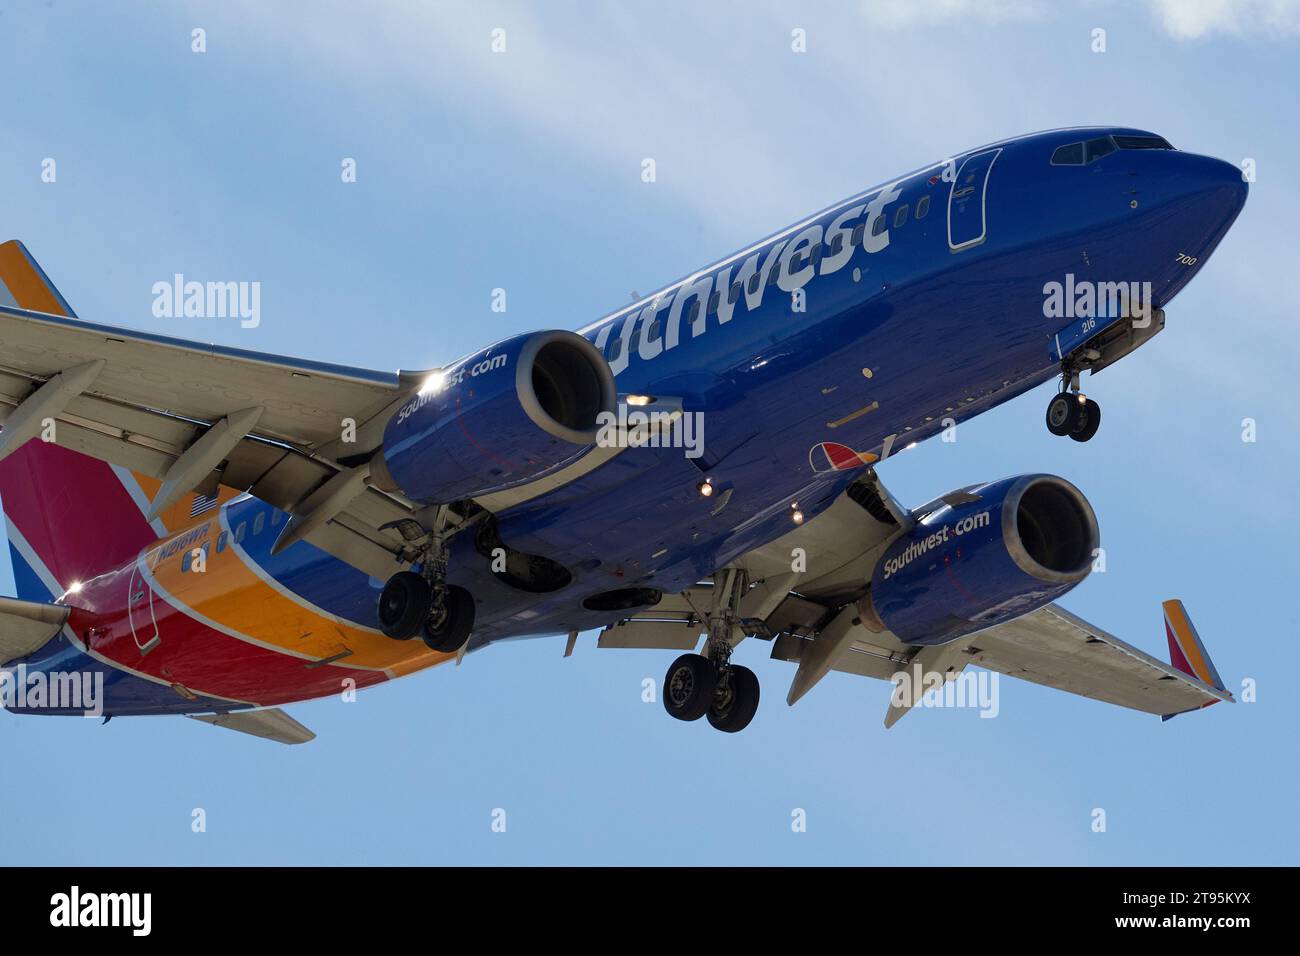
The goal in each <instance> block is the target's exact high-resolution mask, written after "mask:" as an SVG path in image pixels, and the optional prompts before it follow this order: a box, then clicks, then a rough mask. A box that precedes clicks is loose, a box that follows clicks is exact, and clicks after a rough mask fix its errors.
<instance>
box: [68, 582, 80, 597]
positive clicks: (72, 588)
mask: <svg viewBox="0 0 1300 956" xmlns="http://www.w3.org/2000/svg"><path fill="white" fill-rule="evenodd" d="M80 590H81V582H80V581H73V582H72V583H71V584H69V585H68V593H69V594H76V593H77V592H78V591H80Z"/></svg>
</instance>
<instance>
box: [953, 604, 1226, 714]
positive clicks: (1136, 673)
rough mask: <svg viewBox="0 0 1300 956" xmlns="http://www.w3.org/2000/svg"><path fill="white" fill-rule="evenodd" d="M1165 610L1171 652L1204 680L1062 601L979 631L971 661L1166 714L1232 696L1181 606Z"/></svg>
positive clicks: (970, 649)
mask: <svg viewBox="0 0 1300 956" xmlns="http://www.w3.org/2000/svg"><path fill="white" fill-rule="evenodd" d="M1164 609H1165V622H1166V628H1167V629H1168V635H1169V641H1170V651H1171V655H1172V656H1174V658H1175V660H1178V661H1179V662H1180V663H1185V664H1186V665H1187V666H1188V667H1189V668H1191V669H1193V670H1195V671H1196V672H1199V673H1201V674H1202V675H1203V676H1204V678H1205V679H1204V680H1202V679H1200V678H1198V677H1197V676H1195V674H1194V673H1189V672H1185V671H1183V670H1181V669H1180V668H1179V667H1177V666H1175V665H1173V664H1166V663H1164V662H1163V661H1160V660H1157V659H1156V658H1154V657H1152V656H1151V655H1150V654H1147V653H1145V652H1144V651H1140V650H1138V649H1137V648H1136V647H1134V646H1133V645H1132V644H1128V643H1126V642H1124V641H1121V640H1120V639H1119V638H1118V637H1115V636H1113V635H1111V634H1107V633H1106V632H1105V631H1103V630H1102V629H1101V628H1099V627H1097V626H1095V625H1093V624H1089V623H1088V622H1087V621H1085V620H1083V619H1082V618H1079V617H1076V616H1075V615H1073V614H1071V613H1070V612H1069V611H1067V610H1065V609H1064V608H1062V607H1057V606H1056V605H1055V604H1049V605H1047V606H1046V607H1042V608H1039V609H1038V610H1037V611H1032V612H1030V613H1029V614H1026V615H1025V616H1024V617H1021V618H1017V619H1016V620H1014V621H1010V622H1008V623H1006V624H999V625H998V626H997V627H993V628H989V629H988V630H987V631H982V632H980V633H978V634H974V635H972V636H971V637H970V639H969V644H968V645H967V647H966V654H967V655H969V659H970V663H972V664H978V665H979V666H980V667H984V668H987V669H989V670H993V671H997V672H998V673H1000V674H1006V675H1007V676H1008V677H1018V678H1020V679H1021V680H1027V681H1032V682H1033V683H1035V684H1043V685H1044V686H1046V687H1054V688H1056V689H1057V690H1063V691H1067V692H1069V693H1071V694H1078V695H1079V696H1081V697H1091V698H1092V699H1093V700H1100V701H1104V702H1106V703H1108V704H1118V705H1119V706H1120V707H1128V708H1130V709H1132V710H1141V711H1145V712H1146V713H1148V714H1159V715H1160V716H1161V717H1172V716H1174V715H1175V714H1181V713H1186V712H1187V711H1189V710H1197V709H1199V708H1201V707H1208V706H1210V705H1211V704H1213V703H1216V702H1218V701H1221V700H1226V701H1231V700H1232V699H1233V698H1232V694H1230V693H1228V692H1227V691H1226V690H1225V689H1224V688H1223V686H1222V682H1221V681H1220V680H1219V677H1218V674H1217V673H1216V672H1215V671H1214V665H1213V663H1212V662H1211V661H1210V658H1209V655H1208V654H1206V653H1205V650H1204V648H1203V647H1202V646H1201V645H1200V640H1199V638H1195V636H1194V635H1195V631H1194V630H1191V621H1190V619H1188V618H1187V616H1186V612H1185V611H1184V610H1183V609H1182V603H1181V602H1179V601H1166V602H1165V606H1164ZM1184 627H1185V628H1186V630H1183V628H1184ZM1180 630H1183V633H1182V634H1179V631H1180ZM1189 632H1190V633H1189ZM1193 642H1194V643H1193Z"/></svg>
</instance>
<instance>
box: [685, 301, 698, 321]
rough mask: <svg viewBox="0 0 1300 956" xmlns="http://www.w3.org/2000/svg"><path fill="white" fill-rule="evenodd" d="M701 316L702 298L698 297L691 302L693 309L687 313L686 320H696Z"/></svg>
mask: <svg viewBox="0 0 1300 956" xmlns="http://www.w3.org/2000/svg"><path fill="white" fill-rule="evenodd" d="M699 317H700V300H699V299H698V298H696V300H695V301H694V302H692V303H691V310H690V311H689V312H687V313H686V321H687V322H694V321H695V320H696V319H698V318H699Z"/></svg>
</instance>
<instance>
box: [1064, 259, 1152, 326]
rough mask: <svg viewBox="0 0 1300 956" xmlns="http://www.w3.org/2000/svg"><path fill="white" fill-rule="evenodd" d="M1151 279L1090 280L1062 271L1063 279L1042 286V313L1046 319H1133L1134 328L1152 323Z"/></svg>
mask: <svg viewBox="0 0 1300 956" xmlns="http://www.w3.org/2000/svg"><path fill="white" fill-rule="evenodd" d="M1151 300H1152V295H1151V283H1150V282H1093V281H1091V280H1089V279H1080V280H1078V281H1076V280H1075V278H1074V273H1073V272H1067V273H1066V274H1065V281H1064V282H1048V283H1046V284H1045V285H1044V286H1043V315H1044V316H1045V317H1046V318H1049V319H1113V318H1120V317H1125V318H1129V319H1132V320H1133V327H1134V328H1135V329H1145V328H1146V327H1147V326H1149V325H1150V324H1151V311H1152V304H1151Z"/></svg>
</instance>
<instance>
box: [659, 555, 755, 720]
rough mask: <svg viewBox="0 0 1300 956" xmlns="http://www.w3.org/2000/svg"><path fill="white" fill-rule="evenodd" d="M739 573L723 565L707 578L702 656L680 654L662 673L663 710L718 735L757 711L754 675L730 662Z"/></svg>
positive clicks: (742, 580) (742, 583)
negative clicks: (709, 592) (709, 590)
mask: <svg viewBox="0 0 1300 956" xmlns="http://www.w3.org/2000/svg"><path fill="white" fill-rule="evenodd" d="M747 585H748V581H747V579H746V575H745V572H744V571H740V570H737V569H734V568H732V569H728V570H726V571H723V572H721V573H720V574H717V575H714V578H713V605H712V609H711V610H710V611H709V634H708V639H707V640H706V642H705V645H704V654H683V655H682V656H681V657H679V658H677V660H675V661H673V663H672V666H671V667H669V668H668V673H667V675H666V676H665V677H664V685H663V686H664V690H663V699H664V709H665V710H666V711H668V713H669V714H670V715H672V716H673V717H676V718H677V719H678V720H699V719H700V718H701V717H704V716H706V715H707V716H708V718H709V723H710V724H712V725H713V726H714V727H715V728H716V729H718V730H721V731H723V732H724V733H729V734H734V733H737V732H739V731H741V730H744V729H745V728H746V727H748V726H749V722H750V721H751V720H753V719H754V714H755V712H756V711H757V710H758V697H759V687H758V677H757V676H756V675H755V674H754V672H753V671H751V670H750V669H749V668H748V667H741V666H740V665H739V664H733V663H731V651H732V646H733V645H732V635H733V634H734V633H735V632H736V631H737V630H738V629H739V624H740V599H741V598H742V597H743V596H744V594H745V591H746V590H747Z"/></svg>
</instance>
